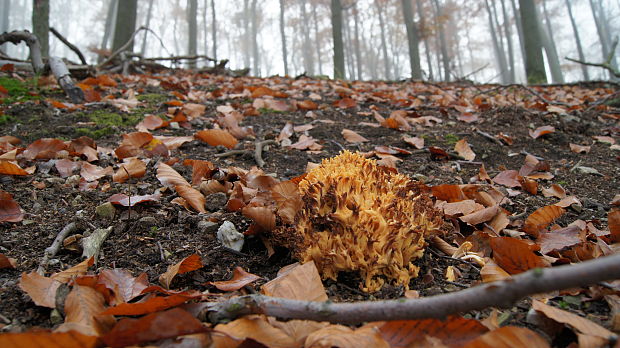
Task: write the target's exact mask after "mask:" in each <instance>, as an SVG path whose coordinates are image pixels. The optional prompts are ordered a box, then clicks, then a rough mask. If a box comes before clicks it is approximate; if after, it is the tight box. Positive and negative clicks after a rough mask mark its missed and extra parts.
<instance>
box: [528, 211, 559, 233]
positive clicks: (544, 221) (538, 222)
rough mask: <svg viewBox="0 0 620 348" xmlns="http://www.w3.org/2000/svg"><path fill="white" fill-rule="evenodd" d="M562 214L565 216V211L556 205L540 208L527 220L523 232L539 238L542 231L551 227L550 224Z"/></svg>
mask: <svg viewBox="0 0 620 348" xmlns="http://www.w3.org/2000/svg"><path fill="white" fill-rule="evenodd" d="M562 214H564V209H562V208H561V207H558V206H556V205H547V206H544V207H542V208H538V209H536V211H534V212H533V213H532V214H530V215H529V216H528V217H527V219H525V224H524V225H523V231H525V232H526V233H528V234H530V235H532V236H534V237H537V236H538V233H540V232H541V230H543V229H545V228H546V227H547V226H549V224H551V223H552V222H553V221H555V219H557V218H559V217H560V216H562Z"/></svg>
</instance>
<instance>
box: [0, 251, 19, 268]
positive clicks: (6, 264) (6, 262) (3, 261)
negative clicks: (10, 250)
mask: <svg viewBox="0 0 620 348" xmlns="http://www.w3.org/2000/svg"><path fill="white" fill-rule="evenodd" d="M15 266H17V261H15V259H13V258H10V257H8V256H6V255H4V254H0V269H2V268H15Z"/></svg>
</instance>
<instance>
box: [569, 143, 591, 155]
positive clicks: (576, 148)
mask: <svg viewBox="0 0 620 348" xmlns="http://www.w3.org/2000/svg"><path fill="white" fill-rule="evenodd" d="M568 145H569V146H570V150H571V151H572V152H574V153H589V152H590V148H591V146H583V145H577V144H573V143H570V144H568Z"/></svg>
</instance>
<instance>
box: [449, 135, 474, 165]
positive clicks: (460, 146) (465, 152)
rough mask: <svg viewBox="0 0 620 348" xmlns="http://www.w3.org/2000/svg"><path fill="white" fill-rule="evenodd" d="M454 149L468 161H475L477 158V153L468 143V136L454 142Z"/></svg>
mask: <svg viewBox="0 0 620 348" xmlns="http://www.w3.org/2000/svg"><path fill="white" fill-rule="evenodd" d="M454 151H456V153H458V154H459V156H461V157H463V158H464V159H465V160H466V161H473V160H474V158H476V154H475V153H474V151H472V149H471V147H470V146H469V144H468V143H467V138H463V139H461V140H459V141H457V142H456V144H454Z"/></svg>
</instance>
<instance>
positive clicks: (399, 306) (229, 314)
mask: <svg viewBox="0 0 620 348" xmlns="http://www.w3.org/2000/svg"><path fill="white" fill-rule="evenodd" d="M618 264H620V254H614V255H610V256H605V257H599V258H597V259H594V260H590V261H585V262H580V263H578V264H573V265H564V266H558V267H553V268H535V269H532V270H529V271H527V272H525V273H521V274H519V275H516V276H513V277H511V278H509V279H506V280H501V281H496V282H492V283H487V284H484V285H479V286H476V287H472V288H469V289H465V290H461V291H457V292H451V293H447V294H442V295H437V296H431V297H425V298H420V299H411V300H406V299H398V300H387V301H363V302H354V303H333V302H314V301H300V300H291V299H285V298H277V297H269V296H263V295H248V296H239V297H234V298H231V299H228V300H225V301H222V302H218V303H214V304H213V305H212V306H211V307H210V308H209V311H210V313H209V320H210V321H211V322H214V323H216V322H221V321H224V320H232V319H234V318H236V317H238V316H240V315H245V314H265V315H268V316H273V317H276V318H280V319H304V320H315V321H329V322H332V323H347V324H357V323H363V322H368V321H381V320H410V319H426V318H445V317H446V316H448V315H451V314H456V313H463V312H469V311H472V310H482V309H485V308H488V307H501V308H510V307H512V306H513V304H514V303H515V302H516V301H518V300H520V299H521V298H523V297H525V296H529V295H533V294H540V293H545V292H549V291H555V290H562V289H568V288H573V287H582V286H588V285H591V284H596V283H598V282H601V281H605V280H612V279H620V267H618Z"/></svg>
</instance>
